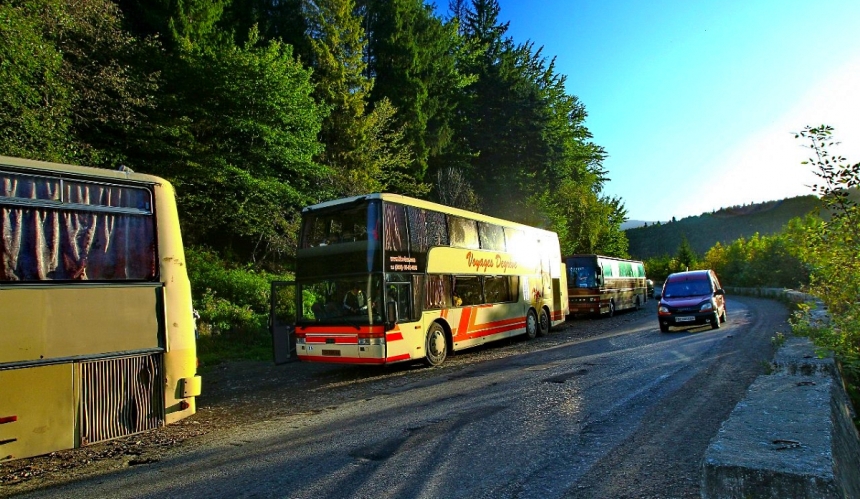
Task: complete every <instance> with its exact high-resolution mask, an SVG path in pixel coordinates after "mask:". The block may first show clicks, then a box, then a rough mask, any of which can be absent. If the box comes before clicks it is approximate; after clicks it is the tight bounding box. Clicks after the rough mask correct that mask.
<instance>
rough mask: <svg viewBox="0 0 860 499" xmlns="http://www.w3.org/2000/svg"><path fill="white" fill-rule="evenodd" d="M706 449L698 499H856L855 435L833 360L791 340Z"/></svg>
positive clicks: (858, 457) (859, 441)
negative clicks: (845, 498) (840, 498)
mask: <svg viewBox="0 0 860 499" xmlns="http://www.w3.org/2000/svg"><path fill="white" fill-rule="evenodd" d="M773 367H774V372H773V374H769V375H764V376H759V377H758V378H757V379H756V380H755V381H754V382H753V384H752V385H751V386H750V388H749V389H748V391H747V394H746V396H745V397H744V399H743V400H742V401H741V402H739V403H738V405H737V406H736V407H735V408H734V410H732V413H731V414H730V415H729V418H728V419H727V420H726V421H724V422H723V424H722V426H721V427H720V430H719V432H718V433H717V435H716V436H715V437H714V438H713V439H711V442H710V444H709V445H708V449H707V451H706V452H705V458H704V462H703V475H702V497H704V498H707V499H712V498H724V497H733V498H734V497H756V498H774V499H776V498H785V497H796V498H831V497H833V498H836V497H860V436H858V433H857V430H856V428H855V426H854V423H853V421H852V417H853V410H852V408H851V404H850V402H849V400H848V397H847V395H846V393H845V389H844V386H843V384H842V379H841V377H840V376H839V372H838V369H836V366H835V363H834V361H833V359H832V358H827V357H825V358H818V357H817V356H816V355H815V347H814V346H813V345H812V342H811V341H810V340H809V339H808V338H801V337H791V338H788V339H787V340H786V343H785V344H784V345H783V347H782V348H780V349H779V351H778V352H777V353H776V355H775V356H774V360H773Z"/></svg>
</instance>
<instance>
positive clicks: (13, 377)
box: [0, 156, 200, 462]
mask: <svg viewBox="0 0 860 499" xmlns="http://www.w3.org/2000/svg"><path fill="white" fill-rule="evenodd" d="M0 317H2V319H0V321H2V322H0V462H2V461H3V460H9V459H16V458H21V457H28V456H35V455H39V454H44V453H48V452H52V451H56V450H59V449H67V448H74V447H80V446H85V445H88V444H92V443H95V442H100V441H104V440H109V439H113V438H117V437H122V436H126V435H130V434H134V433H137V432H142V431H145V430H149V429H153V428H157V427H159V426H162V425H164V424H167V423H171V422H173V421H176V420H179V419H181V418H184V417H186V416H190V415H191V414H194V412H195V397H196V396H197V395H199V394H200V377H199V376H197V375H196V370H197V353H196V343H195V336H194V334H195V333H194V318H193V314H192V308H191V291H190V285H189V282H188V277H187V274H186V271H185V257H184V253H183V249H182V239H181V237H180V233H179V222H178V217H177V212H176V203H175V200H174V192H173V188H172V187H171V185H170V184H168V183H167V182H165V181H164V180H162V179H159V178H156V177H152V176H149V175H141V174H136V173H132V172H130V171H112V170H105V169H98V168H87V167H81V166H70V165H61V164H53V163H44V162H38V161H29V160H23V159H16V158H9V157H3V156H0Z"/></svg>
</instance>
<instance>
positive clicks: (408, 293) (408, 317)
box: [359, 282, 424, 362]
mask: <svg viewBox="0 0 860 499" xmlns="http://www.w3.org/2000/svg"><path fill="white" fill-rule="evenodd" d="M412 311H413V308H412V289H411V285H410V283H408V282H388V283H386V284H385V327H386V334H385V340H386V341H385V345H386V360H387V361H388V362H397V361H401V360H408V359H410V358H413V357H415V356H416V354H421V355H422V356H423V352H424V350H423V345H424V332H423V330H422V326H421V323H420V322H415V321H414V318H413V314H412ZM416 335H420V337H421V340H420V343H419V344H420V345H421V347H422V350H421V351H420V352H419V351H416V350H415V349H414V348H412V346H411V345H413V344H414V343H415V341H416ZM359 355H361V354H359Z"/></svg>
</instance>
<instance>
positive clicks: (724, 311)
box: [722, 309, 729, 322]
mask: <svg viewBox="0 0 860 499" xmlns="http://www.w3.org/2000/svg"><path fill="white" fill-rule="evenodd" d="M728 320H729V317H728V316H727V315H726V309H723V317H722V321H723V322H726V321H728Z"/></svg>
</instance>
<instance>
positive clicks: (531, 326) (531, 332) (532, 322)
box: [526, 310, 538, 340]
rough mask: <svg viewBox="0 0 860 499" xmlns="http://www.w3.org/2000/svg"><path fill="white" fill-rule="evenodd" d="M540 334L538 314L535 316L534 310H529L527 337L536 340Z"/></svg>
mask: <svg viewBox="0 0 860 499" xmlns="http://www.w3.org/2000/svg"><path fill="white" fill-rule="evenodd" d="M537 334H538V319H537V314H535V311H534V310H529V313H528V314H527V315H526V336H528V338H529V339H530V340H533V339H535V336H537Z"/></svg>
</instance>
